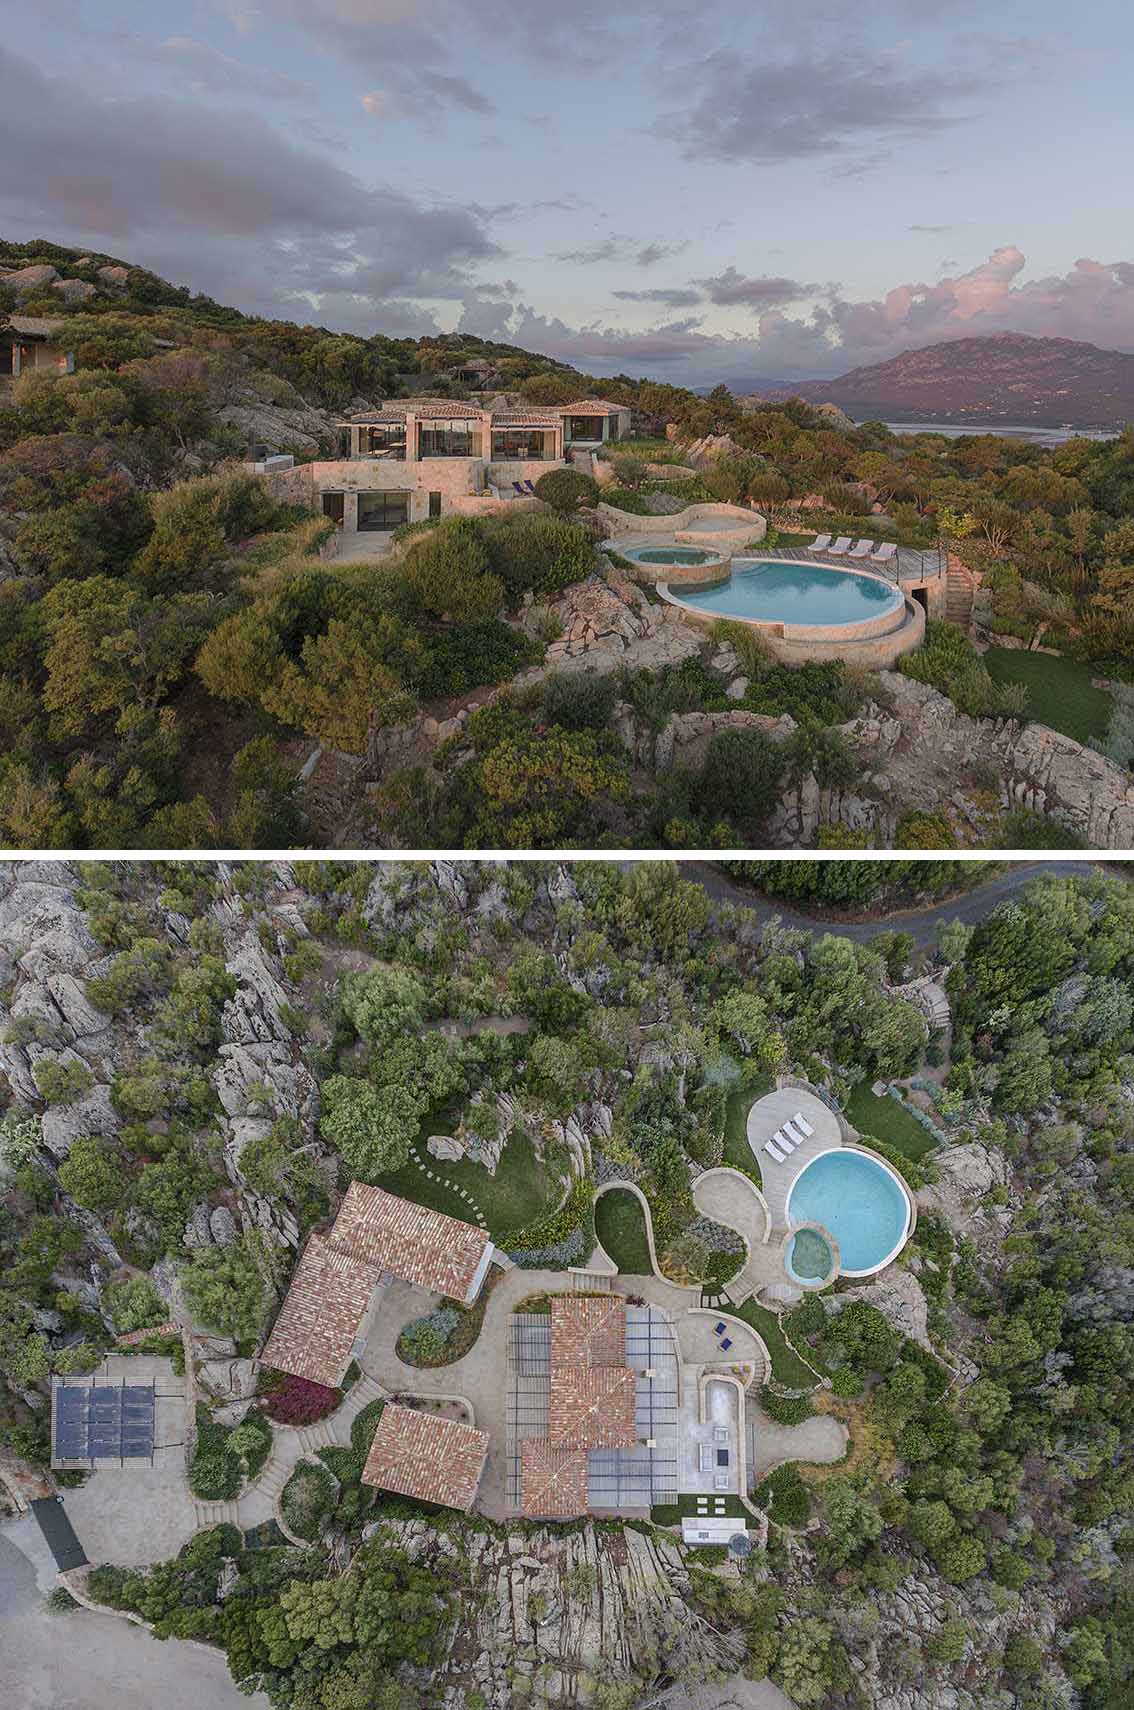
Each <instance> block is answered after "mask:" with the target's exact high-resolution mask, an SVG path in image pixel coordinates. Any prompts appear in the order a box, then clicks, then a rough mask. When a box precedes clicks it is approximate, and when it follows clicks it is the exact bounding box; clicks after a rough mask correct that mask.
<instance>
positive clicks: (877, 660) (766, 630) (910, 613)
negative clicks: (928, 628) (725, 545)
mask: <svg viewBox="0 0 1134 1710" xmlns="http://www.w3.org/2000/svg"><path fill="white" fill-rule="evenodd" d="M665 568H666V571H667V579H666V581H664V582H658V584H657V591H658V594H659V595H660V596H661V598H662V599H663V600H665V601H666V602H667V603H668V604H669V605H671V606H673V607H674V608H675V609H676V610H677V611H679V612H680V614H681V617H682V620H683V621H684V622H685V623H688V624H691V625H693V626H694V627H695V628H697V629H703V630H710V629H712V627H713V625H714V624H715V623H719V622H720V621H721V620H722V619H727V621H728V622H730V623H742V624H745V625H747V627H748V628H750V629H755V630H757V631H758V632H759V634H760V636H761V639H762V640H763V641H764V642H765V643H766V644H767V647H768V650H769V652H770V653H772V654H774V655H775V657H776V658H777V659H778V660H779V661H780V663H781V664H783V665H803V664H806V663H807V662H808V661H824V660H830V661H835V660H842V661H845V662H846V663H847V664H856V665H862V666H865V667H866V669H867V670H869V671H891V670H893V668H894V666H895V665H896V664H897V662H898V660H899V659H900V658H901V657H902V655H903V654H905V653H912V652H913V651H914V649H915V648H918V647H920V646H921V644H922V642H923V641H924V640H925V621H926V620H925V610H924V608H923V607H922V606H921V605H920V604H919V603H918V602H917V601H916V600H910V599H906V600H904V601H903V604H902V606H901V607H900V608H898V609H896V610H894V611H892V612H888V613H886V614H885V615H884V616H883V617H880V618H867V619H864V620H863V622H861V623H848V624H839V625H837V626H836V625H832V626H831V627H830V628H825V627H823V626H822V625H819V624H785V623H762V622H760V621H758V620H757V619H754V618H741V617H728V614H727V613H725V612H702V611H698V610H697V608H696V607H695V606H689V605H686V604H685V602H684V601H683V600H682V599H680V598H679V597H678V596H676V595H675V594H674V593H673V592H672V591H671V590H672V588H673V587H674V586H678V585H680V586H682V587H683V588H684V590H685V591H686V592H687V593H695V592H697V591H699V588H704V587H719V586H721V585H723V583H724V582H725V581H727V579H728V578H727V576H725V575H720V576H717V577H716V578H715V580H714V581H712V582H707V581H706V580H705V579H704V572H703V571H702V572H701V579H700V581H699V583H690V582H689V581H686V582H684V583H681V584H678V582H677V578H676V577H674V576H671V575H668V571H669V569H670V566H668V565H667V566H666V567H665ZM694 573H695V574H696V571H694Z"/></svg>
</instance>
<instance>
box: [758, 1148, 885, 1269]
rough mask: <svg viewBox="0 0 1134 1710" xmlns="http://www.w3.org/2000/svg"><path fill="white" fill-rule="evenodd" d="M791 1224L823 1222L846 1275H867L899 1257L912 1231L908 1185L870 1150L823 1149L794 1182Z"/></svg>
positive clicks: (789, 1211) (790, 1198)
mask: <svg viewBox="0 0 1134 1710" xmlns="http://www.w3.org/2000/svg"><path fill="white" fill-rule="evenodd" d="M787 1220H788V1223H789V1224H791V1223H821V1224H822V1225H823V1227H824V1229H829V1230H830V1231H831V1234H832V1235H833V1236H834V1238H835V1240H836V1242H837V1243H838V1248H839V1260H840V1264H841V1268H842V1271H843V1274H844V1275H848V1274H849V1275H850V1276H863V1275H865V1274H866V1273H868V1272H870V1271H876V1270H878V1268H879V1267H880V1266H881V1265H884V1264H885V1263H886V1261H887V1260H888V1259H891V1258H893V1256H894V1254H895V1253H896V1252H897V1250H898V1248H899V1247H900V1246H901V1245H902V1243H903V1242H904V1240H905V1238H906V1235H907V1233H908V1231H909V1220H910V1207H909V1201H908V1199H907V1197H906V1192H905V1189H904V1188H903V1187H902V1185H901V1183H900V1182H899V1181H898V1178H897V1177H896V1176H895V1175H894V1173H893V1171H892V1170H889V1169H887V1167H886V1166H885V1164H881V1163H879V1162H878V1161H877V1159H875V1158H869V1157H867V1155H866V1153H865V1152H852V1151H846V1150H844V1151H840V1152H822V1153H820V1155H819V1157H818V1158H813V1159H812V1160H811V1162H810V1163H809V1164H805V1165H804V1166H803V1169H802V1170H801V1171H800V1172H799V1175H798V1176H797V1177H796V1178H795V1181H794V1182H793V1183H792V1185H791V1192H790V1193H789V1194H788V1202H787Z"/></svg>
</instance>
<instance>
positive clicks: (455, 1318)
mask: <svg viewBox="0 0 1134 1710" xmlns="http://www.w3.org/2000/svg"><path fill="white" fill-rule="evenodd" d="M460 1322H461V1314H460V1313H459V1312H458V1311H457V1310H456V1308H455V1307H452V1306H443V1307H442V1308H441V1310H440V1311H439V1312H431V1313H430V1314H429V1315H428V1316H427V1317H425V1318H415V1319H414V1320H413V1321H412V1323H409V1324H407V1325H406V1326H405V1328H404V1329H403V1330H402V1333H401V1335H400V1336H399V1337H398V1350H397V1351H398V1358H399V1359H401V1360H404V1361H405V1363H406V1365H409V1366H431V1365H433V1364H435V1363H436V1362H437V1360H438V1359H439V1358H440V1356H441V1355H442V1354H443V1353H444V1351H445V1347H446V1344H447V1343H448V1341H449V1338H450V1337H451V1336H452V1334H453V1331H454V1330H455V1329H456V1328H457V1325H458V1324H459V1323H460Z"/></svg>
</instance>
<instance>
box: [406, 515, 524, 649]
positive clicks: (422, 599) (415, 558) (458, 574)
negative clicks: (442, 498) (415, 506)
mask: <svg viewBox="0 0 1134 1710" xmlns="http://www.w3.org/2000/svg"><path fill="white" fill-rule="evenodd" d="M404 574H405V582H406V586H407V587H408V588H409V589H410V590H411V592H412V593H413V595H414V596H415V598H416V599H417V601H418V603H419V604H420V606H421V608H422V610H423V611H426V612H431V613H433V614H434V615H435V616H437V617H447V618H449V619H451V620H452V621H453V622H455V623H469V622H472V621H474V620H475V619H477V618H483V617H491V616H492V615H493V614H494V613H495V612H498V611H499V610H500V607H501V606H502V605H503V603H504V584H503V583H502V582H501V580H500V578H499V577H498V576H494V575H493V574H492V570H491V561H490V559H489V555H488V548H487V546H486V545H485V543H484V537H483V535H482V533H481V530H480V527H479V525H478V524H477V522H476V520H475V519H474V518H473V517H460V516H457V517H446V518H444V520H443V521H442V522H440V523H439V524H438V525H437V527H436V528H434V529H431V530H430V531H429V533H428V534H425V535H422V536H421V538H420V539H418V540H415V541H414V542H413V543H412V545H411V546H410V549H409V551H408V552H407V554H406V558H405V571H404Z"/></svg>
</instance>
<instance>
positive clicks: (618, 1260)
mask: <svg viewBox="0 0 1134 1710" xmlns="http://www.w3.org/2000/svg"><path fill="white" fill-rule="evenodd" d="M595 1234H596V1236H597V1237H598V1239H599V1241H600V1242H601V1244H602V1246H603V1248H604V1249H605V1251H606V1252H607V1253H609V1255H610V1257H611V1258H612V1259H613V1260H614V1263H615V1264H616V1265H617V1266H618V1269H619V1270H620V1271H623V1272H627V1273H628V1274H629V1275H631V1276H636V1277H648V1276H652V1274H653V1269H654V1267H653V1265H652V1264H651V1263H650V1248H649V1243H648V1242H647V1240H646V1219H645V1217H644V1215H643V1213H642V1207H641V1206H640V1205H639V1203H638V1201H637V1200H636V1199H635V1197H634V1195H633V1194H632V1193H628V1192H627V1191H626V1189H625V1188H612V1189H611V1190H610V1192H609V1193H604V1194H603V1195H602V1196H601V1198H600V1199H598V1200H596V1201H595Z"/></svg>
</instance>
